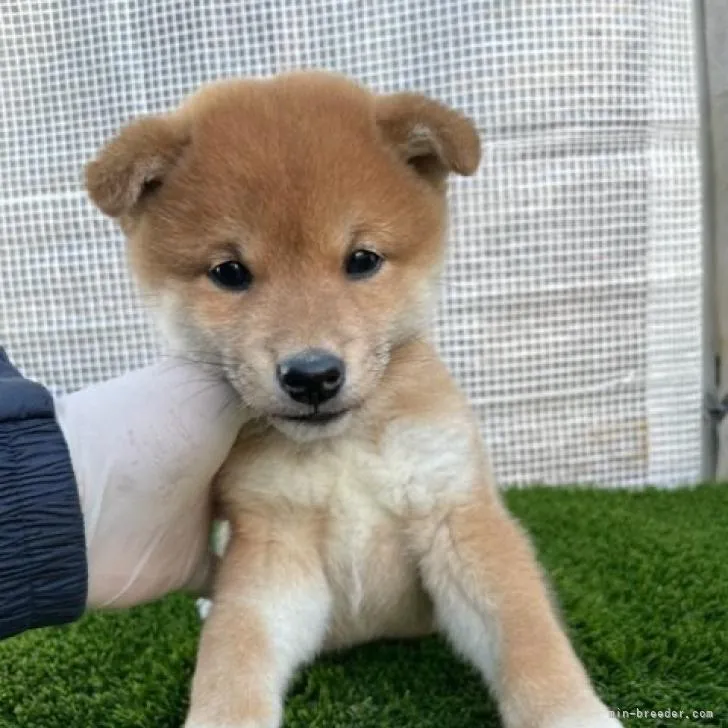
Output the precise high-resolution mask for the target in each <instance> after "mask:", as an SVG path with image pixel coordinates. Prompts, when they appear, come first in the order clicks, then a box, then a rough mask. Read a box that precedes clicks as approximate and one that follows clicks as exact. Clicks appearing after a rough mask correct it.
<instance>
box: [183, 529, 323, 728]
mask: <svg viewBox="0 0 728 728" xmlns="http://www.w3.org/2000/svg"><path fill="white" fill-rule="evenodd" d="M314 531H315V528H314V527H313V526H311V525H310V524H309V525H308V526H305V525H303V526H302V525H301V524H283V525H280V524H279V525H277V526H274V525H271V524H268V523H266V522H265V521H260V522H257V523H256V522H255V519H254V518H253V517H252V516H251V517H249V518H248V519H247V521H246V524H245V530H244V531H241V530H240V529H238V530H235V529H234V528H233V532H232V535H231V539H230V543H229V545H228V548H227V552H226V553H225V556H224V557H223V560H222V565H221V568H220V572H219V575H218V578H217V583H216V587H215V595H214V599H213V605H212V611H211V612H210V615H209V618H208V620H207V622H206V623H205V626H204V629H203V632H202V639H201V643H200V650H199V655H198V658H197V669H196V672H195V677H194V680H193V684H192V697H191V705H190V712H189V716H188V718H187V723H186V724H185V725H186V728H278V726H279V725H280V723H281V716H282V706H283V699H284V697H285V692H286V688H287V685H288V682H289V680H290V678H291V677H292V675H293V674H294V672H295V670H296V669H297V668H298V667H300V666H301V665H302V664H303V663H305V662H307V661H309V660H311V659H312V658H313V657H314V656H315V654H316V652H317V651H318V649H319V648H320V646H321V644H322V642H323V639H324V635H325V632H326V627H327V624H328V620H329V615H330V606H331V596H330V592H329V588H328V584H327V582H326V579H325V577H324V573H323V569H322V565H321V560H320V557H319V554H318V550H317V547H316V542H315V535H314V533H313V532H314Z"/></svg>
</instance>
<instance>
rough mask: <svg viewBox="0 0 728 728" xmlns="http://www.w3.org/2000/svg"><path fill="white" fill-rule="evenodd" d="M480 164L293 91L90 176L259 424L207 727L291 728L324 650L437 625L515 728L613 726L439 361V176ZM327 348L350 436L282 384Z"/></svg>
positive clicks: (412, 109)
mask: <svg viewBox="0 0 728 728" xmlns="http://www.w3.org/2000/svg"><path fill="white" fill-rule="evenodd" d="M479 158H480V145H479V140H478V135H477V132H476V131H475V129H474V127H473V125H472V123H471V122H470V121H469V120H467V119H466V118H465V117H464V116H462V115H461V114H459V113H457V112H454V111H452V110H450V109H447V108H446V107H444V106H442V105H441V104H439V103H436V102H434V101H430V100H428V99H426V98H424V97H421V96H419V95H415V94H408V93H405V94H394V95H391V96H377V95H375V94H372V93H370V92H368V91H366V90H365V89H362V88H360V87H358V86H357V85H355V84H353V83H351V82H350V81H348V80H346V79H343V78H341V77H338V76H332V75H330V74H323V73H299V74H289V75H285V76H280V77H277V78H274V79H269V80H264V81H263V80H258V81H251V80H246V81H231V82H224V83H220V84H215V85H212V86H210V87H207V88H205V89H203V90H202V91H201V92H199V93H198V94H196V95H195V96H193V97H192V98H191V99H190V100H188V101H187V102H185V103H184V104H183V105H182V106H181V107H180V109H179V110H177V111H175V112H173V113H171V114H169V115H167V116H164V117H160V118H156V119H145V120H142V121H139V122H136V123H135V124H132V125H131V126H130V127H128V128H127V129H126V130H123V131H122V132H121V134H120V135H119V136H118V137H117V138H116V139H115V140H113V141H112V142H110V144H109V145H108V146H107V147H106V148H105V149H104V150H102V151H101V153H100V155H99V157H98V159H97V160H96V161H94V162H93V163H92V164H91V165H90V166H89V168H88V175H87V181H88V188H89V193H90V195H91V197H92V198H93V199H94V200H95V201H96V203H97V204H98V205H99V207H100V208H101V209H102V210H104V211H106V212H107V213H109V214H112V215H114V216H117V217H119V218H120V221H121V223H122V225H123V227H124V229H125V231H126V232H127V234H128V237H129V242H130V253H131V258H132V262H133V265H134V269H135V271H136V273H137V275H138V277H139V279H140V281H141V282H142V284H143V286H144V287H145V289H146V290H147V292H148V293H149V295H150V299H151V301H152V304H153V306H154V307H155V308H156V310H157V311H158V313H159V314H160V318H161V320H162V323H163V325H164V327H165V328H166V329H167V331H168V332H169V334H170V336H171V338H172V340H173V341H174V342H175V346H176V347H178V348H180V349H181V350H183V351H185V352H187V355H188V356H191V357H195V358H200V359H203V360H205V361H208V362H212V363H215V364H217V365H219V366H220V368H221V371H223V372H224V374H225V376H226V377H227V378H228V379H229V380H230V381H231V382H232V383H233V384H234V386H236V387H237V388H238V390H239V392H240V394H241V397H242V398H243V400H244V401H245V402H246V403H247V405H248V406H249V407H250V408H251V409H252V410H253V412H254V413H255V414H256V415H257V419H256V420H255V421H254V422H253V423H251V424H250V425H249V426H246V427H245V428H244V429H243V431H242V432H241V433H240V436H239V438H238V442H237V444H236V446H235V448H234V449H233V452H232V453H231V455H230V458H229V460H228V461H227V463H226V464H225V466H224V467H223V469H222V471H221V473H220V475H219V478H218V482H217V485H216V489H217V498H218V502H219V508H220V512H221V515H222V516H223V517H224V518H226V519H227V520H228V521H229V522H230V531H231V536H230V543H229V546H228V549H227V551H226V553H225V556H224V558H223V562H222V566H221V570H220V573H219V575H218V579H217V584H216V589H215V599H214V605H213V608H212V612H211V614H210V617H209V620H208V622H207V624H206V625H205V629H204V633H203V637H202V642H201V645H200V655H199V660H198V665H197V671H196V675H195V679H194V684H193V690H192V701H191V708H190V714H189V718H188V722H187V726H188V728H276V727H277V726H279V725H280V720H281V710H282V704H283V698H284V695H285V691H286V687H287V685H288V682H289V681H290V679H291V677H292V676H293V674H294V673H295V671H296V669H297V668H298V667H299V666H300V665H302V664H304V663H306V662H307V661H310V660H311V659H313V658H314V657H315V655H316V654H317V653H318V652H320V651H321V650H323V649H331V648H341V647H346V646H349V645H354V644H357V643H360V642H363V641H368V640H374V639H379V638H382V637H414V636H418V635H422V634H426V633H428V632H430V631H431V630H432V629H433V628H434V627H435V626H438V627H439V628H441V629H443V630H444V631H445V632H446V633H447V634H448V635H449V637H450V639H451V641H452V643H453V645H454V646H455V648H456V649H457V650H458V651H459V652H460V653H461V654H462V655H463V656H464V657H465V658H467V659H469V660H470V661H471V662H472V663H473V664H474V665H475V666H476V667H478V669H479V670H480V671H481V672H482V674H483V676H484V678H485V679H486V681H487V683H488V685H489V686H490V688H491V690H492V692H493V694H494V696H495V698H496V700H497V702H498V705H499V708H500V711H501V715H502V717H503V722H504V725H506V726H507V727H508V728H577V726H578V727H579V728H610V727H613V726H617V725H619V723H618V722H617V721H616V720H614V719H612V718H610V717H609V716H608V713H607V711H606V708H605V707H604V706H603V705H602V704H601V702H600V701H599V699H598V698H597V696H596V695H595V693H594V691H593V689H592V688H591V686H590V684H589V680H588V678H587V676H586V674H585V672H584V670H583V668H582V666H581V664H580V662H579V660H578V659H577V657H576V656H575V654H574V652H573V650H572V648H571V646H570V645H569V642H568V640H567V638H566V636H565V634H564V632H563V629H562V628H561V627H560V625H559V624H558V621H557V619H556V617H555V615H554V611H553V609H552V607H551V605H550V604H549V600H548V598H547V595H546V590H545V587H544V584H543V581H542V578H541V575H540V573H539V569H538V567H537V564H536V560H535V557H534V555H533V553H532V550H531V548H530V545H529V543H528V540H527V538H526V537H525V535H524V534H523V533H522V531H521V530H520V528H519V527H518V526H517V524H516V523H515V522H514V521H513V519H512V518H511V517H510V516H509V514H508V513H507V512H506V510H505V508H504V506H503V505H502V503H501V500H500V497H499V494H498V491H497V490H496V488H495V485H494V482H493V478H492V476H491V473H490V467H489V465H488V460H487V456H486V454H485V451H484V448H483V445H482V443H481V441H480V437H479V434H478V428H477V423H476V421H475V419H474V417H473V415H472V413H471V412H470V409H469V407H468V405H467V402H466V401H465V398H464V397H463V395H462V393H461V392H459V391H458V389H457V387H456V386H455V384H454V383H453V381H452V379H451V377H450V375H449V374H448V372H447V371H446V369H445V367H444V366H443V364H442V363H441V361H440V360H439V358H438V356H437V354H436V353H435V350H434V349H433V347H432V345H431V344H430V343H429V342H428V340H427V327H428V323H429V314H430V311H431V307H432V304H433V302H434V300H435V297H436V292H437V280H438V274H439V271H440V267H441V262H442V258H443V252H444V238H445V230H446V204H445V184H444V183H445V179H446V177H447V175H448V174H449V173H458V174H472V173H474V172H475V170H476V168H477V166H478V162H479ZM150 180H154V181H155V183H156V189H149V187H148V185H146V186H145V184H146V183H148V182H149V181H150ZM360 247H361V248H367V249H372V250H375V251H376V252H378V253H380V254H381V255H383V256H384V258H385V263H384V265H383V267H382V268H381V270H380V271H379V272H378V273H377V274H376V275H374V276H373V277H371V278H368V279H366V280H358V281H352V280H350V279H348V278H347V277H346V276H345V275H344V270H343V266H344V260H345V259H346V256H347V255H348V254H349V253H350V252H351V251H352V250H354V249H356V248H360ZM231 259H233V260H238V261H241V262H244V263H245V264H246V265H247V266H248V267H249V268H250V270H251V271H252V272H253V276H254V280H253V283H252V286H251V287H250V288H249V289H248V290H246V291H244V292H230V291H224V290H220V289H218V288H216V287H215V286H214V285H213V284H212V283H211V281H210V280H209V278H208V276H207V272H208V271H209V270H210V269H211V268H213V267H214V266H216V265H218V264H219V263H222V262H224V261H226V260H231ZM308 347H318V348H324V349H327V350H329V351H332V352H334V353H335V354H337V355H338V356H339V357H341V358H342V359H343V360H344V361H345V362H346V367H347V379H346V385H345V387H344V388H343V390H342V392H341V394H339V395H338V396H337V397H336V399H335V402H334V404H333V405H331V406H332V407H337V408H338V409H337V410H336V411H339V409H340V410H346V411H347V414H345V415H343V417H341V418H340V419H339V420H337V421H335V422H334V423H332V424H326V425H310V424H292V423H291V422H290V420H288V419H286V417H288V416H290V415H291V414H299V413H300V412H301V409H302V408H304V407H303V405H300V404H296V403H294V402H292V401H291V400H290V399H288V398H287V397H286V395H285V394H284V393H283V392H282V390H281V388H280V387H279V386H278V384H277V382H276V378H275V367H276V364H277V362H279V361H280V360H281V359H282V358H283V357H285V356H288V355H290V354H292V353H295V352H297V351H300V350H301V349H305V348H308ZM327 406H329V405H327ZM332 411H333V410H332Z"/></svg>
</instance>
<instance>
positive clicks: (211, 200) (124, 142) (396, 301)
mask: <svg viewBox="0 0 728 728" xmlns="http://www.w3.org/2000/svg"><path fill="white" fill-rule="evenodd" d="M479 159H480V145H479V140H478V135H477V133H476V131H475V128H474V126H473V125H472V123H471V122H470V121H469V120H468V119H466V118H465V117H463V116H461V115H460V114H459V113H457V112H455V111H452V110H450V109H448V108H446V107H444V106H442V105H441V104H439V103H437V102H435V101H431V100H428V99H426V98H424V97H422V96H419V95H416V94H408V93H402V94H393V95H385V96H378V95H374V94H372V93H370V92H368V91H366V90H364V89H362V88H360V87H359V86H357V85H355V84H354V83H352V82H350V81H347V80H345V79H343V78H341V77H338V76H334V75H330V74H324V73H298V74H290V75H284V76H278V77H276V78H273V79H268V80H241V81H228V82H224V83H219V84H215V85H211V86H208V87H206V88H203V89H202V90H201V91H200V92H198V93H197V94H195V95H194V96H192V97H191V98H190V99H189V100H188V101H187V102H185V103H184V104H183V105H182V106H181V107H180V108H179V109H178V110H176V111H175V112H172V113H170V114H167V115H163V116H157V117H148V118H142V119H139V120H137V121H136V122H134V123H132V124H131V125H129V126H128V127H126V128H125V129H123V130H122V131H121V132H120V133H119V135H118V136H117V137H116V138H115V139H113V140H111V141H110V142H109V143H108V144H107V145H106V146H105V147H104V148H103V149H102V150H101V152H100V154H99V155H98V157H97V158H96V159H95V160H94V161H92V162H91V163H90V164H89V165H88V166H87V168H86V182H87V187H88V191H89V194H90V196H91V198H92V200H93V201H94V202H95V203H96V205H97V206H98V207H99V208H100V209H101V210H102V211H103V212H105V213H106V214H108V215H110V216H112V217H115V218H118V219H119V221H120V224H121V226H122V228H123V230H124V232H125V233H126V235H127V237H128V239H129V243H130V256H131V262H132V267H133V269H134V271H135V273H136V275H137V277H138V279H139V281H140V283H141V285H142V287H143V288H144V289H145V290H146V291H147V292H148V293H149V294H151V296H150V298H151V300H152V301H153V303H154V304H155V308H156V309H157V311H158V312H159V314H160V316H161V318H162V323H163V326H164V328H166V329H167V331H169V332H170V333H171V335H172V337H173V339H175V340H176V341H177V342H178V344H179V345H180V346H181V347H182V348H183V349H184V350H186V352H187V353H188V354H189V355H190V356H192V357H199V358H200V359H203V360H210V359H214V360H215V362H218V363H219V364H220V365H221V366H222V367H223V369H224V371H225V374H226V376H227V377H228V379H229V380H230V381H231V382H232V383H233V384H234V385H235V386H236V388H237V389H238V390H239V392H240V394H241V396H242V397H243V399H244V400H245V401H246V403H247V404H248V405H249V406H250V407H251V408H253V409H254V410H256V411H257V412H258V413H259V414H260V415H261V416H264V417H266V418H268V419H269V420H270V421H271V422H272V423H273V424H274V425H275V426H276V427H278V428H279V429H281V430H282V431H283V432H285V433H287V434H289V435H290V436H291V437H294V438H295V439H299V440H305V439H311V438H314V437H320V436H324V435H331V434H334V433H336V432H340V431H342V429H343V428H344V427H345V425H346V423H347V421H348V419H349V416H350V413H351V412H352V411H354V410H355V409H356V408H357V407H358V406H359V405H360V404H362V403H363V402H364V401H365V400H366V398H367V397H368V396H369V395H371V394H372V392H373V391H374V390H375V388H376V387H377V385H378V383H379V381H380V378H381V376H382V374H383V372H384V370H385V368H386V365H387V362H388V359H389V355H390V352H391V351H392V349H393V348H395V347H397V346H399V345H401V344H402V343H404V342H406V341H407V340H408V339H410V338H412V337H414V336H417V335H419V334H420V333H422V332H423V330H424V329H425V328H426V327H427V325H428V318H429V312H430V310H431V306H432V303H433V301H434V297H435V294H436V285H437V277H438V273H439V269H440V265H441V261H442V257H443V242H444V241H443V237H444V233H445V225H446V202H445V182H446V178H447V176H448V175H449V174H450V173H457V174H462V175H470V174H472V173H473V172H475V170H476V168H477V166H478V162H479Z"/></svg>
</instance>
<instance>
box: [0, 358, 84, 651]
mask: <svg viewBox="0 0 728 728" xmlns="http://www.w3.org/2000/svg"><path fill="white" fill-rule="evenodd" d="M87 581H88V567H87V562H86V540H85V534H84V527H83V517H82V513H81V506H80V503H79V498H78V489H77V487H76V482H75V477H74V474H73V468H72V466H71V459H70V455H69V452H68V447H67V446H66V441H65V439H64V437H63V433H62V431H61V429H60V427H59V425H58V423H57V421H56V418H55V408H54V405H53V398H52V397H51V395H50V393H49V392H48V391H47V390H46V389H45V388H44V387H42V386H41V385H40V384H36V383H35V382H31V381H29V380H27V379H24V378H23V377H22V376H21V375H20V373H19V372H18V371H17V370H16V369H15V368H14V367H13V366H12V365H11V364H10V362H9V361H8V359H7V357H6V355H5V352H4V351H3V349H2V348H1V347H0V639H2V638H4V637H10V636H11V635H14V634H18V633H19V632H23V631H25V630H28V629H33V628H35V627H47V626H50V625H57V624H64V623H67V622H71V621H73V620H75V619H77V618H78V617H79V616H80V615H81V614H82V613H83V611H84V609H85V605H86V593H87Z"/></svg>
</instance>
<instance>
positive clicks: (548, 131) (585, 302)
mask: <svg viewBox="0 0 728 728" xmlns="http://www.w3.org/2000/svg"><path fill="white" fill-rule="evenodd" d="M693 33H694V30H693V17H692V0H652V1H650V0H642V1H637V0H632V1H631V2H615V0H582V1H581V2H573V1H572V0H528V2H517V1H516V0H512V1H511V2H508V1H505V2H504V0H498V1H497V2H496V1H495V0H490V1H481V2H476V1H469V2H459V1H458V0H449V1H447V2H441V1H438V0H397V1H396V2H383V1H382V2H366V3H364V2H358V1H349V2H342V1H340V0H339V1H335V0H330V1H328V2H327V1H324V0H315V1H311V2H303V3H302V2H286V1H280V0H279V1H272V0H269V1H267V2H246V3H241V2H239V1H237V0H235V1H225V2H223V1H218V2H188V1H180V2H177V1H173V0H115V1H114V2H95V1H92V0H87V1H84V2H80V1H79V2H75V3H71V2H63V1H62V0H57V1H54V0H35V1H32V0H26V1H25V2H22V3H21V2H16V1H14V0H13V1H10V0H0V178H1V180H2V184H0V342H1V343H4V344H5V346H6V347H7V348H8V350H9V352H10V354H11V355H12V356H13V357H14V358H15V360H16V361H17V362H18V363H19V364H20V365H21V367H22V368H23V370H24V371H25V372H26V373H27V374H28V375H30V376H33V377H35V378H38V379H40V380H42V381H43V382H45V383H46V384H47V385H49V386H50V387H51V388H52V389H53V390H54V391H57V392H63V391H69V390H72V389H75V388H78V387H80V386H82V385H84V384H87V383H89V382H91V381H94V380H98V379H102V378H105V377H109V376H112V375H115V374H118V373H121V372H123V371H125V370H127V369H129V368H131V367H136V366H139V365H142V364H144V363H146V362H148V361H150V359H151V358H152V357H153V356H154V353H155V339H154V335H153V334H152V332H151V331H150V329H149V326H148V324H147V321H146V317H145V315H144V313H143V312H142V311H141V310H140V307H139V305H138V303H137V301H136V299H135V296H134V293H133V290H132V288H131V286H130V284H129V282H128V274H127V270H126V265H125V262H124V255H123V243H122V239H121V236H120V234H119V233H118V232H117V231H116V229H115V227H114V225H113V224H112V223H110V222H108V221H106V220H105V219H103V218H102V217H101V215H100V214H98V213H97V212H96V211H95V210H94V209H93V208H92V207H91V205H90V204H89V203H88V202H87V201H86V199H85V196H84V193H83V191H82V188H81V183H80V179H81V177H80V171H81V166H82V164H83V163H84V162H85V161H86V160H87V159H88V158H89V157H90V156H91V155H92V154H93V153H94V152H95V151H96V149H97V148H98V146H99V145H100V144H101V143H102V141H104V140H105V139H106V138H107V137H108V136H109V135H110V134H112V133H113V132H114V131H115V130H116V129H117V128H118V127H119V126H120V125H121V124H122V123H124V122H126V121H128V120H129V119H131V118H132V117H134V116H136V115H138V114H141V113H148V112H153V111H158V110H163V109H166V108H169V107H171V106H173V105H175V104H176V103H177V102H178V101H179V100H180V99H181V98H182V97H183V96H184V95H186V94H187V93H188V92H190V91H192V90H194V89H195V88H196V87H197V86H198V85H199V84H200V83H202V82H204V81H207V80H210V79H215V78H219V77H222V76H229V75H251V74H252V75H267V74H270V73H274V72H278V71H280V70H284V69H289V68H294V67H321V68H330V69H335V70H339V71H343V72H345V73H348V74H350V75H353V76H354V77H357V78H359V79H361V80H362V81H364V82H365V83H367V84H369V85H371V86H372V87H374V88H376V89H379V90H382V91H392V90H403V89H411V90H418V91H422V92H425V93H427V94H429V95H431V96H434V97H437V98H440V99H441V100H443V101H445V102H448V103H451V104H453V105H455V106H457V107H459V108H461V109H463V110H465V111H466V112H468V113H469V114H471V115H472V116H473V117H474V118H475V119H476V120H477V122H478V125H479V128H480V130H481V132H482V135H483V139H484V144H485V157H484V163H483V166H482V170H481V172H480V173H479V174H478V176H477V177H476V178H475V179H474V180H468V181H464V182H463V181H457V182H455V184H454V185H453V201H454V208H453V230H452V241H453V242H452V256H451V265H450V267H449V271H448V275H447V278H446V280H445V284H444V290H443V305H442V309H441V319H440V322H439V327H438V335H439V338H440V341H441V344H442V349H443V352H444V354H445V356H446V358H447V360H448V362H449V363H450V365H451V368H452V370H453V372H454V373H455V375H456V376H457V378H458V379H459V380H460V381H461V382H462V384H463V385H464V387H465V388H466V390H467V391H468V393H469V395H470V398H471V401H472V403H473V405H474V406H475V407H476V409H477V411H478V413H479V415H480V416H481V417H482V422H483V431H484V434H485V436H486V438H487V441H488V443H489V446H490V449H491V452H492V455H493V459H494V461H495V466H496V471H497V474H498V476H499V478H500V480H501V482H502V483H504V484H524V483H533V482H543V483H577V482H578V483H597V484H602V485H605V486H616V485H628V484H639V483H655V484H663V485H671V484H676V483H682V482H688V481H694V480H696V479H697V478H699V476H700V471H701V449H702V448H701V442H702V429H701V409H702V392H703V382H702V370H703V355H702V351H701V340H702V274H703V272H702V269H701V258H702V225H701V220H702V216H701V199H700V174H701V169H700V158H699V144H698V139H699V134H698V102H697V88H696V83H695V77H696V63H697V60H696V57H695V49H694V43H693Z"/></svg>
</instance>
